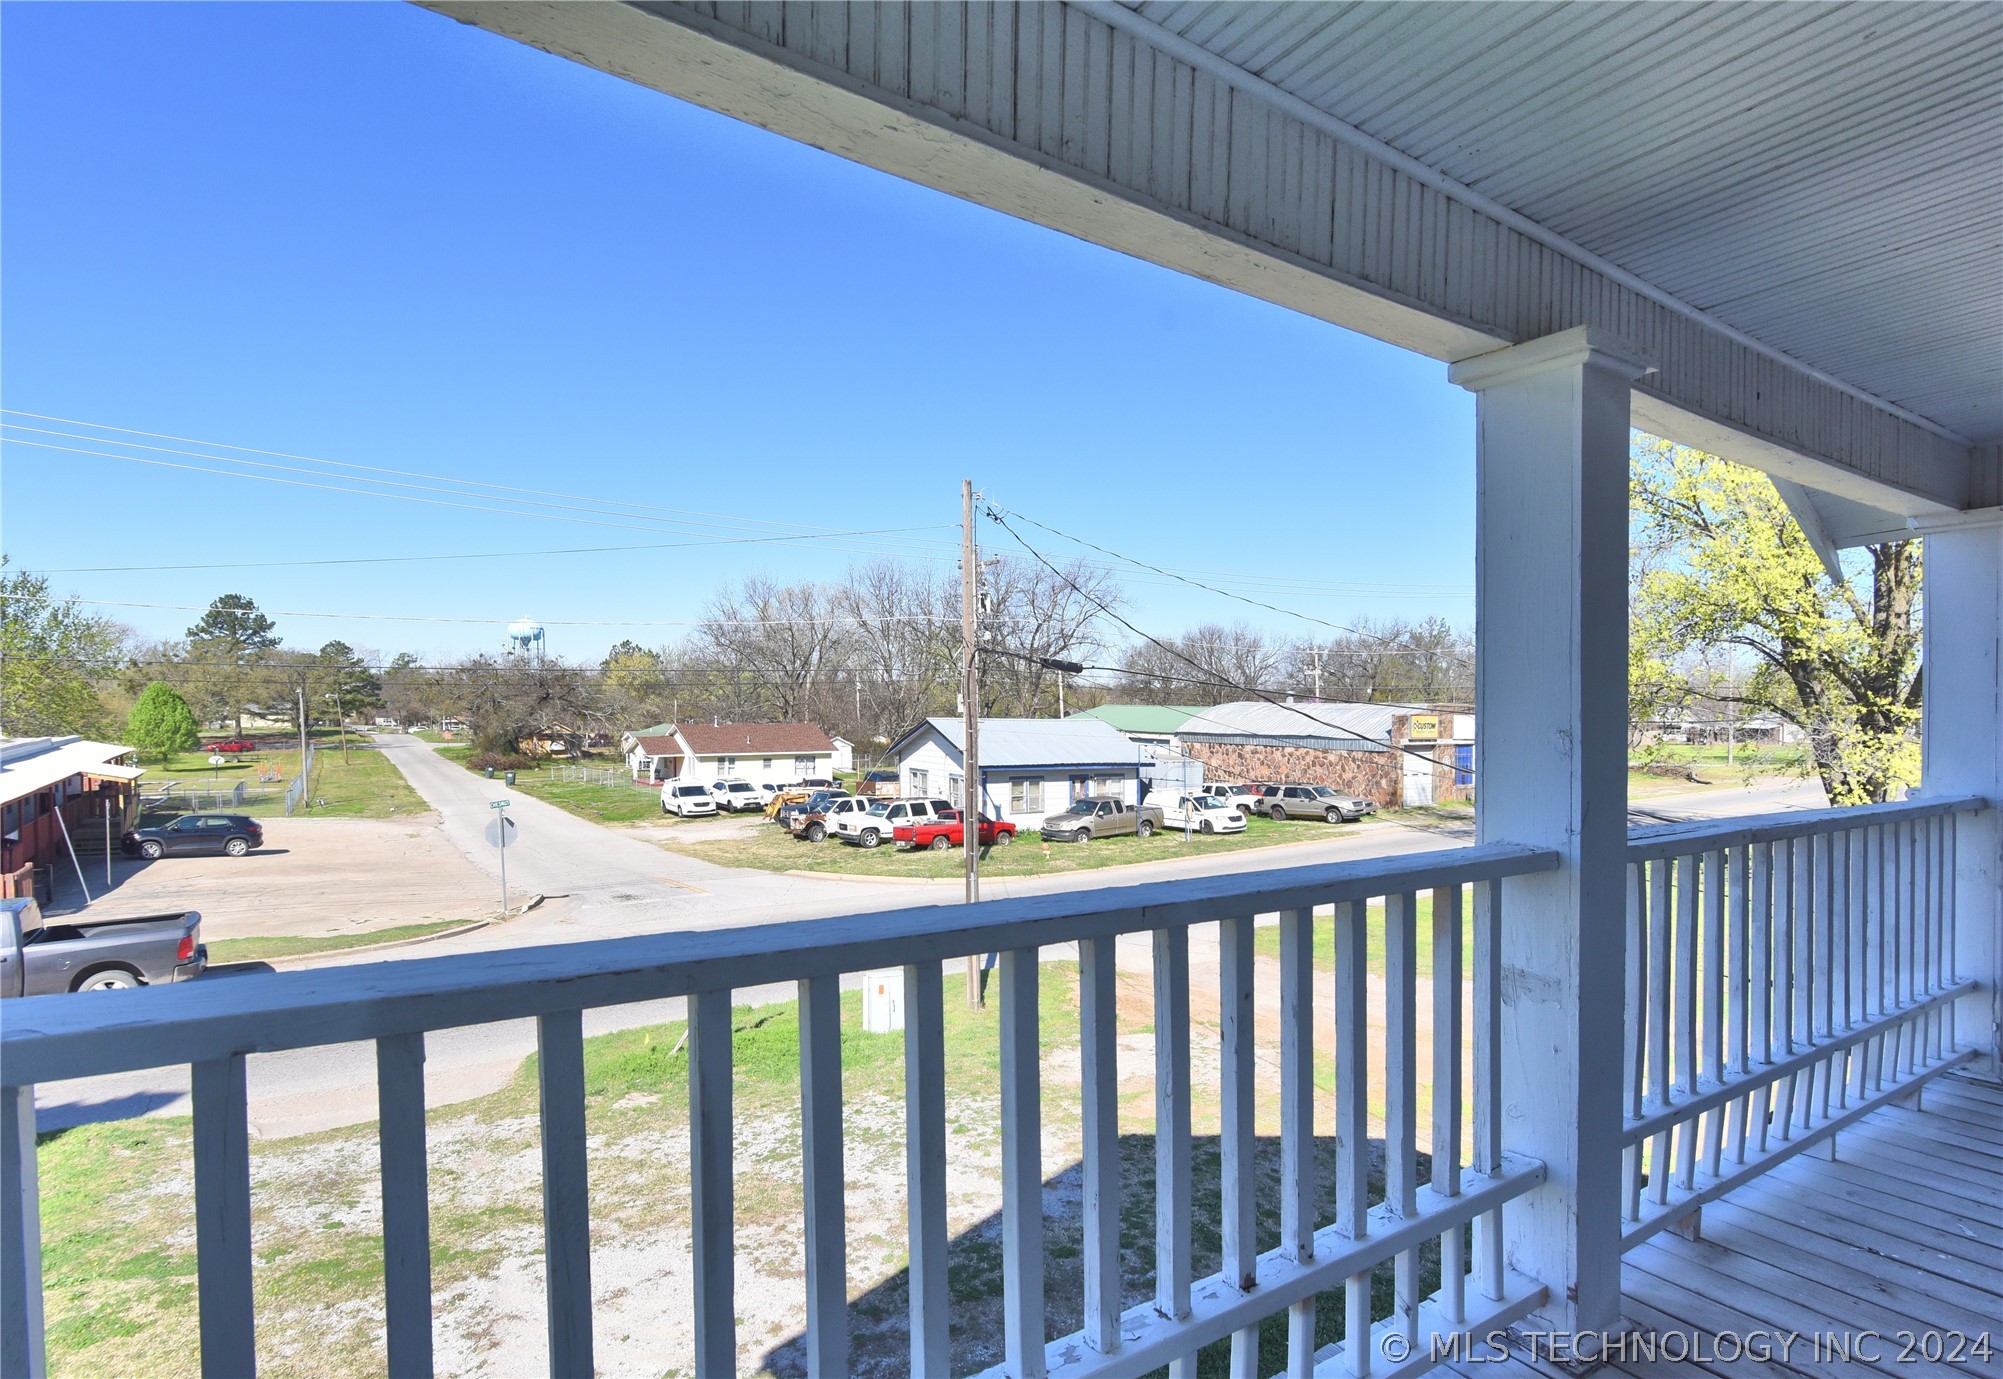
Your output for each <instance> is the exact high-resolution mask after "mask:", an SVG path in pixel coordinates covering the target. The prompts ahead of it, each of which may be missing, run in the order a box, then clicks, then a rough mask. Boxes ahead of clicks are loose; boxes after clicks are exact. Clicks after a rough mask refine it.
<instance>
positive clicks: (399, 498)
mask: <svg viewBox="0 0 2003 1379" xmlns="http://www.w3.org/2000/svg"><path fill="white" fill-rule="evenodd" d="M0 440H4V441H5V442H6V443H7V444H9V445H27V446H34V447H36V448H37V449H42V450H59V451H62V452H64V453H66V454H72V455H94V456H97V457H99V458H102V459H107V460H124V461H125V462H127V463H128V464H143V465H151V466H154V467H157V468H161V469H177V470H184V471H188V472H191V473H196V474H214V475H218V476H221V477H224V478H235V479H249V480H254V481H256V482H259V483H268V484H283V485H285V486H287V487H289V488H308V489H315V490H318V491H321V492H326V493H346V494H352V495H354V496H357V497H363V498H386V499H391V500H393V501H396V502H401V503H420V504H424V505H426V506H429V507H445V508H459V509H462V510H465V511H469V512H488V513H495V514H498V515H500V516H503V517H527V518H534V519H538V520H541V521H546V522H568V523H572V524H575V525H580V526H588V527H612V528H616V529H619V530H623V531H645V532H660V531H664V530H669V528H666V527H664V526H663V525H661V524H660V523H652V524H649V523H644V522H618V521H604V520H600V519H595V518H589V517H568V516H565V515H563V514H561V513H555V512H533V511H524V510H523V509H521V508H502V507H494V506H492V505H490V504H486V503H465V502H454V501H452V500H450V499H445V498H424V497H420V496H418V495H416V494H409V493H384V492H381V491H379V490H375V489H366V488H349V487H346V486H344V485H341V484H323V483H314V482H312V481H310V480H306V479H288V478H285V477H283V476H281V475H277V474H246V473H243V472H242V471H240V470H233V469H214V468H210V467H208V466H205V465H197V464H184V463H181V462H179V461H176V460H159V459H153V458H151V457H148V456H144V455H120V454H116V453H114V452H112V451H108V450H87V449H84V448H82V447H79V446H73V445H56V444H53V443H52V442H49V441H34V440H22V439H21V438H19V437H18V436H4V437H0ZM608 515H612V516H623V515H627V514H609V513H608ZM919 530H924V529H923V528H920V529H919ZM797 535H798V537H800V538H802V539H804V538H806V537H808V536H810V535H811V536H813V537H814V539H829V538H830V537H832V536H835V535H839V533H820V534H813V533H805V532H802V533H798V534H797ZM848 549H852V550H863V551H865V552H867V553H870V554H877V555H901V556H906V557H910V558H916V559H921V560H932V559H943V557H939V556H933V555H927V554H925V553H923V552H920V551H916V550H911V549H886V548H883V547H849V548H848Z"/></svg>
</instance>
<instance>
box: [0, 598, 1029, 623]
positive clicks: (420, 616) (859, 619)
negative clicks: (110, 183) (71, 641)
mask: <svg viewBox="0 0 2003 1379" xmlns="http://www.w3.org/2000/svg"><path fill="white" fill-rule="evenodd" d="M0 599H7V600H9V601H12V602H16V603H45V604H46V603H83V604H89V605H90V606H91V607H93V608H144V609H148V610H153V611H164V612H171V613H206V612H208V611H209V609H210V608H211V607H212V606H213V605H211V604H206V603H141V602H137V601H133V600H121V599H88V598H83V597H80V596H63V597H58V596H56V595H53V594H42V595H36V594H0ZM258 611H259V612H261V613H265V614H268V615H269V616H272V617H280V618H348V619H353V620H354V621H357V622H428V623H458V624H478V623H500V622H503V621H505V619H501V618H494V617H450V616H445V615H440V614H424V613H327V612H315V611H309V610H306V609H299V608H262V609H259V610H258ZM957 621H958V619H957V618H955V617H951V616H948V615H946V614H942V613H881V614H871V615H869V616H867V617H865V616H863V615H861V614H856V613H841V614H836V615H834V616H831V617H825V618H692V619H688V618H683V619H668V618H629V619H620V618H546V619H543V620H542V622H543V625H544V626H545V627H819V626H828V627H834V626H853V625H856V624H862V623H878V622H917V623H952V622H957ZM1016 621H1020V620H1019V619H1018V620H1016Z"/></svg>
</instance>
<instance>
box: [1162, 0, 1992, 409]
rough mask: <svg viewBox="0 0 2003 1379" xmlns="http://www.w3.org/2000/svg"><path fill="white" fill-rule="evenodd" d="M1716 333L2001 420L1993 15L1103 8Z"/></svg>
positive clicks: (1746, 7) (1909, 9)
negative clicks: (1146, 23)
mask: <svg viewBox="0 0 2003 1379" xmlns="http://www.w3.org/2000/svg"><path fill="white" fill-rule="evenodd" d="M1127 7H1128V8H1129V9H1132V10H1134V11H1136V12H1137V13H1139V14H1140V15H1141V16H1142V17H1143V18H1145V19H1148V20H1150V21H1152V22H1154V23H1156V24H1159V25H1160V26H1161V27H1162V28H1163V29H1165V30H1166V31H1168V32H1169V33H1172V34H1174V35H1176V36H1177V37H1180V38H1182V39H1185V40H1187V41H1189V42H1192V43H1195V44H1197V45H1198V46H1200V47H1202V48H1204V49H1206V50H1208V51H1209V52H1211V53H1212V54H1214V55H1215V56H1216V57H1218V58H1219V59H1221V60H1223V61H1225V62H1228V63H1230V64H1232V65H1233V66H1236V67H1239V68H1242V69H1243V70H1245V71H1247V72H1249V73H1251V74H1253V75H1254V76H1257V77H1259V78H1262V79H1263V80H1265V81H1268V82H1271V83H1272V84H1273V85H1275V86H1277V87H1279V88H1280V89H1282V90H1284V91H1286V92H1287V93H1288V94H1290V95H1293V96H1295V97H1297V98H1299V99H1301V100H1303V101H1305V102H1307V103H1308V104H1310V105H1313V106H1315V107H1316V108H1318V109H1320V110H1322V111H1323V112H1325V113H1326V114H1328V115H1329V116H1331V117H1333V118H1335V119H1337V120H1341V121H1343V122H1344V123H1346V124H1349V125H1351V126H1354V127H1355V128H1357V129H1359V130H1361V131H1362V132H1363V133H1365V134H1368V135H1370V136H1371V137H1373V138H1375V139H1378V140H1380V141H1382V142H1383V143H1385V144H1388V145H1389V146H1391V147H1392V148H1394V149H1396V150H1398V151H1399V152H1401V153H1403V154H1406V155H1407V156H1409V157H1411V158H1413V159H1416V160H1417V161H1419V162H1421V163H1424V164H1426V165H1427V166H1429V167H1432V168H1435V169H1437V170H1438V171H1440V172H1442V173H1444V174H1446V175H1447V176H1448V177H1451V178H1453V179H1454V180H1455V181H1458V182H1460V183H1462V184H1464V185H1466V186H1468V187H1470V188H1472V189H1473V190H1475V191H1477V192H1479V193H1481V194H1483V195H1485V196H1488V197H1490V198H1493V199H1494V200H1495V201H1498V202H1500V203H1502V204H1503V205H1505V206H1507V207H1509V208H1510V209H1512V210H1515V211H1517V212H1519V213H1521V214H1522V215H1525V216H1527V217H1529V218H1530V219H1532V220H1534V221H1537V222H1538V223H1539V224H1542V225H1544V226H1546V227H1548V228H1549V229H1551V230H1553V231H1555V232H1557V233H1558V234H1561V235H1563V236H1565V237H1566V238H1568V239H1570V240H1572V241H1573V242H1574V243H1576V244H1578V245H1579V246H1581V247H1582V248H1584V249H1586V250H1588V251H1590V252H1592V253H1594V254H1597V255H1599V256H1600V257H1602V258H1604V259H1606V260H1608V261H1610V262H1612V263H1614V264H1616V265H1618V266H1619V267H1621V268H1624V269H1626V270H1627V271H1629V272H1631V273H1633V274H1635V275H1636V276H1638V277H1641V278H1644V279H1646V280H1648V281H1649V282H1651V283H1654V284H1656V285H1657V286H1658V287H1660V288H1662V289H1663V290H1664V291H1666V292H1668V293H1670V294H1672V295H1673V296H1676V297H1678V298H1680V299H1682V300H1683V301H1684V302H1686V303H1688V304H1689V305H1691V306H1694V307H1696V308H1698V309H1699V310H1702V311H1704V312H1707V313H1709V314H1710V315H1712V316H1714V317H1716V318H1717V319H1719V320H1721V321H1723V322H1725V323H1726V324H1728V325H1730V326H1732V327H1734V328H1736V329H1738V330H1741V331H1744V332H1746V333H1747V334H1749V335H1752V336H1755V337H1757V338H1758V339H1760V340H1762V341H1764V342H1766V343H1768V344H1769V345H1771V346H1773V347H1774V348H1776V349H1779V350H1781V351H1782V352H1784V353H1786V354H1788V355H1791V356H1793V357H1794V358H1796V359H1799V360H1801V361H1803V362H1805V363H1807V364H1810V365H1812V366H1814V367H1815V368H1818V369H1821V370H1824V371H1826V372H1828V373H1830V374H1833V375H1835V376H1837V377H1839V378H1842V379H1844V380H1845V381H1847V382H1850V383H1852V384H1854V385H1856V386H1857V387H1859V388H1862V389H1864V390H1865V391H1867V392H1869V393H1872V394H1874V395H1876V396H1878V397H1882V398H1884V399H1886V400H1888V401H1891V402H1894V403H1897V404H1898V405H1900V406H1902V407H1905V408H1907V409H1909V410H1911V411H1913V412H1916V413H1919V414H1920V415H1922V416H1925V417H1928V418H1931V419H1932V420H1934V421H1936V422H1938V423H1940V424H1941V425H1943V426H1945V427H1947V428H1948V429H1950V430H1952V431H1955V432H1958V433H1959V434H1961V435H1962V436H1965V437H1967V438H1969V439H1971V440H1976V441H1993V440H1995V439H1997V438H1998V437H1999V436H2003V311H1999V310H1998V303H1999V301H2003V234H1999V227H2003V6H1997V5H1993V4H1955V3H1949V4H1940V5H1924V6H1914V5H1907V4H1898V3H1862V4H1837V5H1760V4H1737V3H1723V4H1712V5H1657V4H1621V5H1613V4H1603V3H1592V4H1586V3H1579V2H1578V0H1573V2H1572V3H1564V4H1543V5H1523V4H1516V3H1492V2H1490V0H1483V2H1482V3H1447V4H1424V5H1422V4H1384V3H1368V4H1342V5H1335V4H1326V3H1306V2H1305V0H1288V2H1287V3H1278V4H1265V5H1243V4H1233V3H1215V2H1214V0H1131V3H1128V6H1127Z"/></svg>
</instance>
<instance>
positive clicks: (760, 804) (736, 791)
mask: <svg viewBox="0 0 2003 1379" xmlns="http://www.w3.org/2000/svg"><path fill="white" fill-rule="evenodd" d="M709 793H710V796H711V798H713V799H714V800H715V801H716V807H717V808H718V809H727V810H729V811H730V812H731V813H733V814H738V813H743V812H746V811H749V810H754V809H763V808H764V807H765V797H764V795H763V794H761V793H760V791H759V789H758V787H757V786H755V785H753V784H752V783H751V782H750V781H748V780H720V781H712V782H711V783H710V787H709Z"/></svg>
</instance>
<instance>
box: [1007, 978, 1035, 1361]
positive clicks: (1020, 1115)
mask: <svg viewBox="0 0 2003 1379" xmlns="http://www.w3.org/2000/svg"><path fill="white" fill-rule="evenodd" d="M1000 975H1001V1118H1002V1124H1001V1151H1002V1182H1001V1186H1002V1343H1003V1351H1004V1363H1005V1365H1006V1366H1007V1369H1008V1372H1009V1374H1010V1375H1011V1376H1013V1379H1041V1376H1042V1375H1043V1374H1044V1373H1045V1366H1044V1357H1043V1339H1044V1338H1043V1112H1042V1104H1043V1096H1042V1089H1041V1084H1040V1078H1039V1072H1040V1069H1039V1066H1038V1061H1039V1040H1038V1035H1039V1025H1038V1008H1039V1002H1038V995H1039V993H1038V989H1037V980H1038V979H1037V962H1036V950H1035V949H1034V948H1016V949H1010V950H1009V951H1007V952H1005V953H1003V954H1002V955H1001V974H1000Z"/></svg>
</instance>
